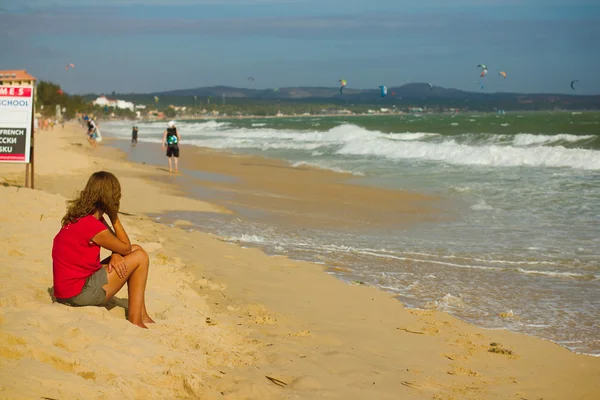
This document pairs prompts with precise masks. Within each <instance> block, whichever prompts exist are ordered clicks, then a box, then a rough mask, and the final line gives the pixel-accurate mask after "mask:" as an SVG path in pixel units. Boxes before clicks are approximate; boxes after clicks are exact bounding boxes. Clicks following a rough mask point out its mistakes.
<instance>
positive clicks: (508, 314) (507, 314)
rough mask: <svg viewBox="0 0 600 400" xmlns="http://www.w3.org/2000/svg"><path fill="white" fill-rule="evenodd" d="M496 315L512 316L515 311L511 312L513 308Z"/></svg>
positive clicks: (502, 316)
mask: <svg viewBox="0 0 600 400" xmlns="http://www.w3.org/2000/svg"><path fill="white" fill-rule="evenodd" d="M498 315H499V316H500V317H501V318H514V317H515V313H514V312H513V310H508V311H504V312H501V313H500V314H498Z"/></svg>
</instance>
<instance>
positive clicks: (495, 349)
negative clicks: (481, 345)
mask: <svg viewBox="0 0 600 400" xmlns="http://www.w3.org/2000/svg"><path fill="white" fill-rule="evenodd" d="M488 351H489V352H490V353H496V354H504V355H507V356H513V357H516V355H515V353H513V351H512V350H510V349H506V348H504V347H502V345H501V344H500V343H496V342H492V343H490V348H489V349H488Z"/></svg>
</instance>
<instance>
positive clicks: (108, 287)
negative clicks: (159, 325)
mask: <svg viewBox="0 0 600 400" xmlns="http://www.w3.org/2000/svg"><path fill="white" fill-rule="evenodd" d="M120 201H121V185H120V183H119V181H118V180H117V178H116V177H115V176H114V175H113V174H111V173H110V172H105V171H99V172H95V173H94V174H92V176H90V178H89V180H88V182H87V185H86V186H85V188H84V189H83V191H82V192H81V193H80V194H79V196H78V197H77V198H76V199H74V200H71V201H69V202H68V205H69V206H68V209H67V213H66V214H65V216H64V217H63V219H62V228H61V229H60V231H59V232H58V234H57V235H56V237H55V238H54V243H53V246H52V270H53V277H54V296H55V297H56V300H57V301H58V302H59V303H62V304H67V305H70V306H75V307H81V306H100V305H103V304H106V303H107V302H108V301H109V300H110V299H111V298H112V297H113V296H114V295H115V294H117V292H118V291H119V290H121V288H122V287H123V285H125V283H127V289H128V293H129V299H128V300H129V307H128V310H127V319H128V320H129V322H131V323H132V324H134V325H137V326H139V327H141V328H146V325H145V324H148V323H152V322H154V321H153V320H152V318H150V317H149V316H148V312H147V311H146V302H145V292H146V281H147V279H148V268H149V263H150V262H149V259H148V254H146V252H145V251H144V250H143V249H142V248H141V247H140V246H138V245H135V244H134V245H132V244H131V242H130V241H129V236H128V235H127V233H126V232H125V229H124V228H123V225H122V224H121V221H120V220H119V214H118V212H119V206H120ZM105 215H106V216H108V218H109V219H110V223H111V225H112V228H111V227H110V225H109V224H108V222H107V221H106V218H105ZM101 247H104V248H105V249H107V250H110V251H112V252H113V253H112V255H111V256H110V257H108V258H106V259H104V260H102V261H100V248H101Z"/></svg>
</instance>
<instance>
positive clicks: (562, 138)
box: [513, 133, 595, 146]
mask: <svg viewBox="0 0 600 400" xmlns="http://www.w3.org/2000/svg"><path fill="white" fill-rule="evenodd" d="M594 138H595V136H592V135H586V136H578V135H569V134H565V133H563V134H560V135H533V134H531V133H519V134H518V135H515V138H514V141H513V144H514V145H515V146H531V145H535V144H553V143H557V142H571V143H574V142H580V141H584V140H589V139H594Z"/></svg>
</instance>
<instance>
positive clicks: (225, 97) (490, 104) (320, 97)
mask: <svg viewBox="0 0 600 400" xmlns="http://www.w3.org/2000/svg"><path fill="white" fill-rule="evenodd" d="M96 96H97V95H95V94H90V95H86V96H85V97H86V98H88V99H92V98H95V97H96ZM154 96H158V97H159V98H160V99H161V103H162V104H165V103H169V104H177V105H182V104H194V102H196V101H198V102H206V101H207V99H212V102H213V103H220V102H222V101H228V102H235V103H239V102H241V101H266V102H272V101H286V102H288V101H289V102H303V103H304V102H310V103H331V104H350V103H352V104H365V105H366V104H373V105H392V104H394V105H399V106H402V105H415V106H416V105H419V106H430V107H433V106H440V107H461V108H465V107H466V108H470V109H491V108H500V109H506V110H508V109H554V108H556V109H600V96H599V95H592V96H587V95H586V96H584V95H576V94H573V95H566V94H535V93H533V94H527V93H503V92H496V93H486V92H485V91H477V92H467V91H463V90H458V89H451V88H443V87H440V86H433V87H432V86H430V85H429V84H428V83H409V84H406V85H402V86H396V87H388V95H387V96H386V97H384V98H381V96H380V91H379V90H378V89H352V88H345V89H344V94H343V95H342V94H340V92H339V88H338V87H311V86H306V87H282V88H278V89H245V88H236V87H230V86H210V87H199V88H193V89H178V90H170V91H164V92H156V93H144V94H135V93H129V94H113V95H110V96H108V97H118V98H120V99H124V100H129V101H133V102H135V103H137V104H152V103H154ZM194 97H196V99H194Z"/></svg>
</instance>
